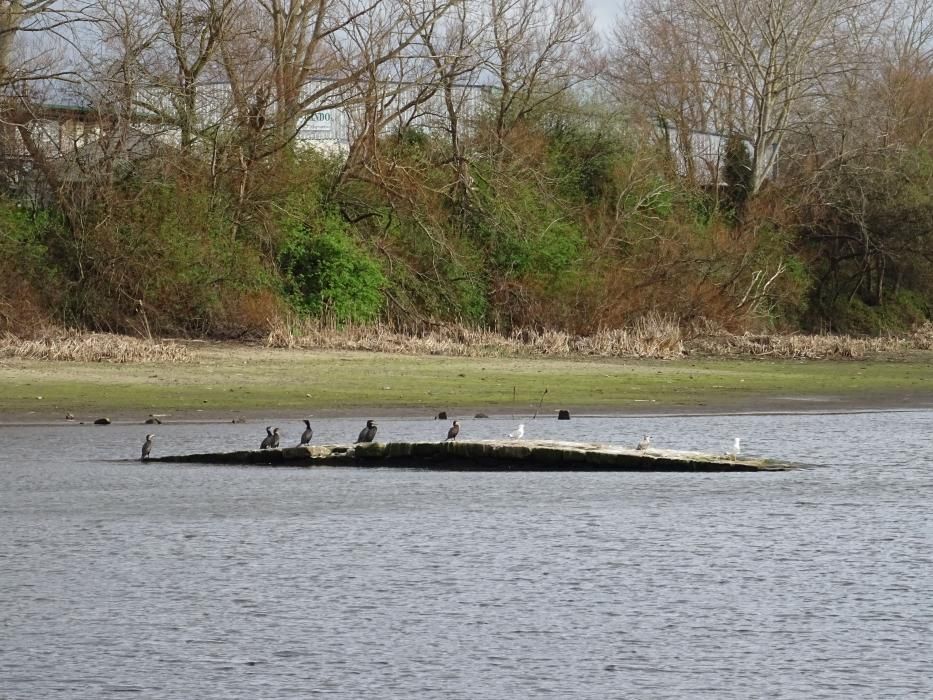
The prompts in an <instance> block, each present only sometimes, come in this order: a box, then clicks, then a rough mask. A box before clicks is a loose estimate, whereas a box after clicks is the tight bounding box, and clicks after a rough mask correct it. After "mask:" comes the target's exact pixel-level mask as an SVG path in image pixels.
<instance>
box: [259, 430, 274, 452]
mask: <svg viewBox="0 0 933 700" xmlns="http://www.w3.org/2000/svg"><path fill="white" fill-rule="evenodd" d="M270 447H272V426H271V425H267V426H266V436H265V437H264V438H263V439H262V443H261V444H260V445H259V449H260V450H268V449H269V448H270Z"/></svg>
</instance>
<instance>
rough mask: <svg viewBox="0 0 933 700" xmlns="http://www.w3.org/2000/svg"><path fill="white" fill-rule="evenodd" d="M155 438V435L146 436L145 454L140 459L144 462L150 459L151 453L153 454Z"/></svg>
mask: <svg viewBox="0 0 933 700" xmlns="http://www.w3.org/2000/svg"><path fill="white" fill-rule="evenodd" d="M154 437H155V435H152V434H149V435H147V436H146V442H144V443H143V454H142V457H140V458H139V459H140V460H141V461H143V462H145V461H146V460H147V459H149V453H150V452H152V438H154Z"/></svg>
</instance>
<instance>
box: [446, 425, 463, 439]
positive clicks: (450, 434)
mask: <svg viewBox="0 0 933 700" xmlns="http://www.w3.org/2000/svg"><path fill="white" fill-rule="evenodd" d="M459 434H460V422H459V421H454V424H453V425H452V426H450V430H448V431H447V439H448V440H456V439H457V435H459Z"/></svg>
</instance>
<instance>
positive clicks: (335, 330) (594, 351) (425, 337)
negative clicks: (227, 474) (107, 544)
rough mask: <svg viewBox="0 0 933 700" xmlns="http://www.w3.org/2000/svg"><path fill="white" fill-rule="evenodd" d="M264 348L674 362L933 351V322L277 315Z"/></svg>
mask: <svg viewBox="0 0 933 700" xmlns="http://www.w3.org/2000/svg"><path fill="white" fill-rule="evenodd" d="M266 345H267V346H269V347H275V348H305V349H317V350H368V351H374V352H388V353H400V354H411V355H449V356H454V357H500V356H504V357H533V356H537V357H560V358H567V357H631V358H652V359H674V358H678V357H683V356H686V355H706V356H715V357H774V358H784V359H842V358H860V357H866V356H871V355H882V354H897V353H904V352H910V351H915V350H931V349H933V323H927V324H926V325H924V326H922V327H921V328H918V329H917V330H915V331H914V332H913V333H911V334H909V335H905V336H896V337H883V338H857V337H852V336H839V335H802V334H786V335H752V334H747V333H746V334H743V335H737V334H733V333H727V332H724V331H722V330H721V329H719V328H716V327H714V326H713V325H712V324H708V323H700V324H691V325H690V326H689V327H686V326H685V324H682V323H681V322H680V321H679V320H678V319H677V318H675V317H672V316H662V315H656V314H655V315H647V316H644V317H642V318H639V319H638V320H637V321H634V322H633V323H631V324H629V325H627V326H626V327H623V328H613V329H604V330H600V331H598V332H596V333H594V334H592V335H588V336H580V335H573V334H570V333H565V332H563V331H553V330H551V331H548V330H545V331H539V330H534V329H520V330H516V331H513V332H512V333H510V334H509V335H503V334H500V333H496V332H494V331H490V330H485V329H475V328H468V327H465V326H461V325H444V324H436V325H432V326H431V327H430V328H428V329H427V330H423V331H421V332H417V333H410V332H400V331H398V330H396V329H394V328H391V327H389V326H385V325H380V324H376V325H367V326H354V325H351V326H343V327H337V326H335V325H333V324H327V323H322V322H317V321H308V320H296V319H278V320H275V321H273V322H272V323H271V330H270V332H269V334H268V336H267V337H266Z"/></svg>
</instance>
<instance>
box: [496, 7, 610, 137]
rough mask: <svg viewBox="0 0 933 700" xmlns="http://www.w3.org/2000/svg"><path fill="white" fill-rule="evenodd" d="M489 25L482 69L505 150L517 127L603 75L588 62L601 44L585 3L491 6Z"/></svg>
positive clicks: (497, 135) (497, 132)
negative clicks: (490, 82) (507, 138)
mask: <svg viewBox="0 0 933 700" xmlns="http://www.w3.org/2000/svg"><path fill="white" fill-rule="evenodd" d="M489 23H490V29H489V33H488V37H487V39H486V41H487V45H486V46H485V47H483V49H482V53H483V56H484V64H483V67H484V69H485V70H486V71H488V72H489V73H490V74H491V75H492V76H493V79H494V82H493V89H494V90H495V97H494V98H493V100H492V101H493V110H494V115H493V119H494V122H495V135H496V143H497V147H498V148H499V149H501V147H502V144H503V141H504V139H505V136H506V135H507V133H508V132H509V131H510V130H511V129H512V127H513V126H514V125H515V124H517V123H520V122H522V121H523V120H525V119H526V118H528V117H529V116H530V115H531V114H533V113H534V112H535V111H536V110H538V109H539V108H540V107H542V106H543V105H545V104H547V103H548V102H550V101H552V100H554V98H556V97H558V96H559V95H561V94H563V93H565V92H566V91H568V90H570V89H572V88H573V87H574V86H577V85H579V84H580V83H582V82H584V81H586V80H588V79H590V78H592V77H593V76H594V75H595V74H596V72H598V66H597V65H596V64H595V63H594V62H593V61H592V60H587V59H592V53H591V50H592V47H593V45H594V44H595V43H596V41H597V40H596V36H595V34H594V32H593V24H592V19H591V18H590V16H589V13H588V12H587V9H586V6H585V4H584V2H583V0H490V5H489Z"/></svg>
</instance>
